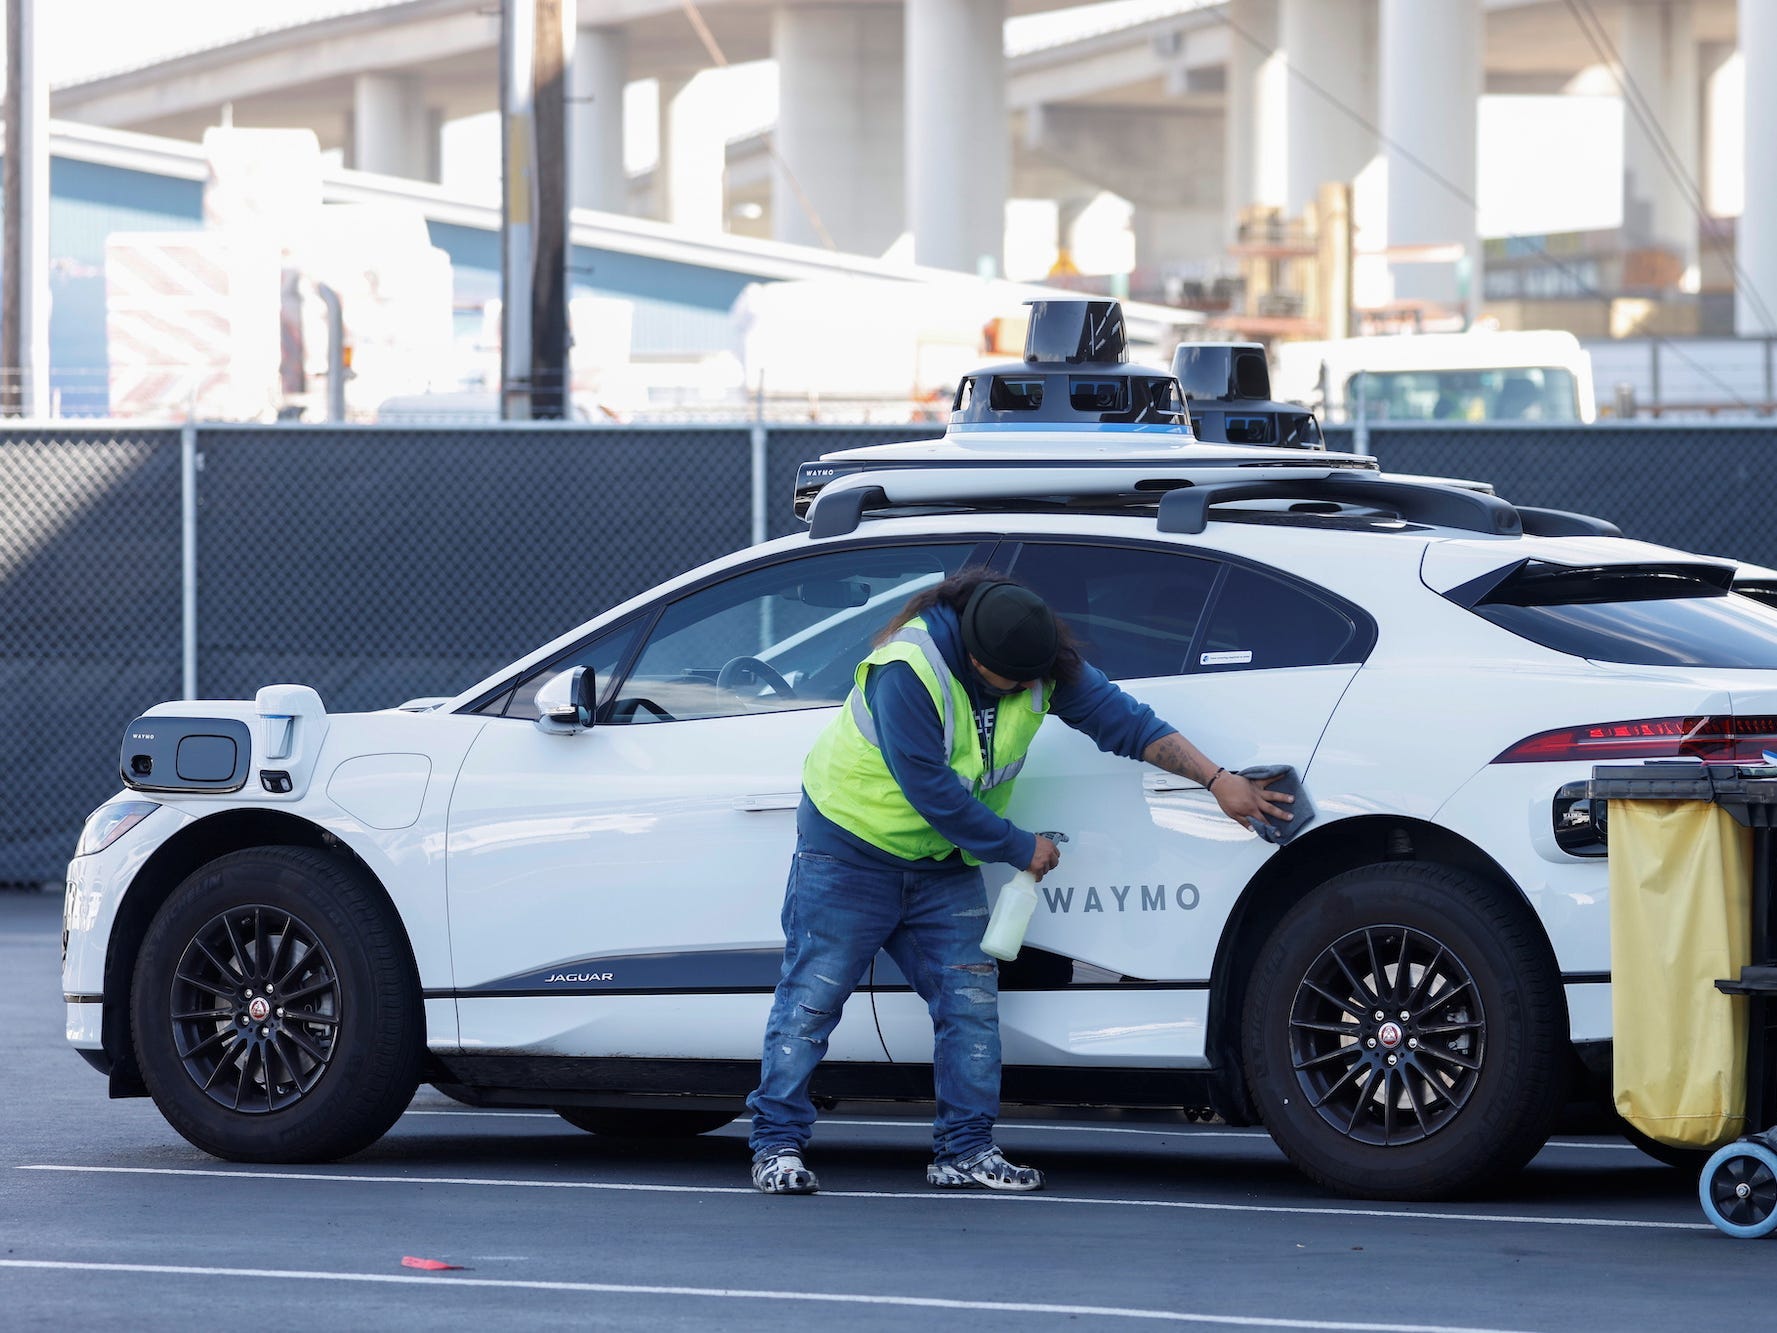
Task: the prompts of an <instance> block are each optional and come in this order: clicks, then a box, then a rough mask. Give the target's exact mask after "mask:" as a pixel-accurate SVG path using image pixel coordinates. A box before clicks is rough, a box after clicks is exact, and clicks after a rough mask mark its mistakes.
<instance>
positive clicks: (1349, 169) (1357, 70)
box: [1278, 0, 1376, 218]
mask: <svg viewBox="0 0 1777 1333" xmlns="http://www.w3.org/2000/svg"><path fill="white" fill-rule="evenodd" d="M1278 39H1279V44H1280V45H1281V46H1282V48H1283V55H1284V58H1285V59H1286V60H1287V61H1288V62H1289V65H1290V67H1291V69H1292V71H1294V72H1292V73H1290V74H1289V75H1287V76H1286V77H1287V84H1286V87H1287V93H1286V96H1285V105H1286V106H1287V108H1288V110H1287V112H1286V113H1285V114H1286V119H1287V121H1288V128H1287V131H1286V135H1287V140H1288V145H1289V148H1288V158H1289V165H1288V169H1287V179H1286V181H1285V191H1284V212H1285V213H1287V214H1288V215H1289V216H1290V217H1292V218H1299V217H1301V216H1302V215H1303V214H1304V213H1306V212H1307V211H1308V207H1309V205H1311V204H1312V203H1314V201H1315V199H1316V197H1317V196H1318V194H1319V192H1320V187H1321V186H1322V185H1323V184H1325V183H1326V182H1328V181H1333V182H1337V183H1339V184H1342V185H1344V184H1349V183H1350V182H1351V181H1352V180H1353V179H1355V178H1356V176H1357V174H1358V173H1359V172H1360V171H1362V170H1363V169H1364V167H1366V166H1367V165H1369V162H1370V159H1371V158H1372V157H1374V156H1375V154H1376V136H1375V134H1374V132H1373V131H1371V129H1370V128H1369V126H1371V125H1374V124H1375V123H1376V0H1283V3H1282V6H1281V8H1280V10H1279V12H1278ZM1303 76H1306V77H1303Z"/></svg>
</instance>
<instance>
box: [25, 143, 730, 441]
mask: <svg viewBox="0 0 1777 1333" xmlns="http://www.w3.org/2000/svg"><path fill="white" fill-rule="evenodd" d="M49 181H50V210H49V223H50V234H49V245H50V301H51V305H50V322H49V356H50V387H51V391H52V393H55V394H57V395H59V398H60V403H61V411H62V414H63V415H65V416H103V415H104V414H105V413H106V411H107V410H108V406H109V394H108V385H107V377H108V374H109V368H108V361H107V358H106V352H105V240H106V238H107V237H108V236H110V235H111V234H112V233H113V232H140V231H184V230H190V229H194V228H198V227H201V226H202V225H203V196H204V187H203V183H202V182H201V181H193V180H184V179H181V178H178V177H171V176H157V175H155V174H153V173H151V172H145V171H135V170H131V169H128V168H124V167H113V166H104V165H100V164H97V163H92V162H83V161H79V160H76V159H72V158H55V159H53V160H52V161H51V162H50V174H49ZM430 230H431V236H432V243H433V244H434V245H436V246H437V247H438V248H439V249H441V250H443V251H444V252H445V253H446V254H447V255H449V256H450V260H451V266H452V270H453V275H454V285H455V295H456V303H457V306H458V307H459V308H460V309H468V308H472V307H476V306H479V305H480V304H481V303H483V302H485V301H488V300H492V299H493V298H495V297H497V296H498V295H499V292H500V236H499V232H498V231H496V230H492V229H487V230H484V229H482V228H478V227H468V226H462V225H460V224H456V223H448V222H433V223H431V224H430ZM569 280H570V284H571V286H572V289H573V293H574V295H576V296H578V295H598V296H616V297H621V298H623V299H625V300H629V301H632V302H634V304H635V325H634V331H633V343H632V347H633V350H634V351H635V353H636V354H638V355H642V356H649V355H662V354H673V353H682V352H684V351H687V350H701V349H708V348H712V347H721V346H725V345H726V344H727V342H728V309H729V307H730V306H731V305H732V304H733V303H734V298H735V297H736V296H738V295H739V294H740V291H741V289H742V288H743V287H745V286H746V285H747V284H748V283H749V282H757V281H762V280H763V279H761V278H760V277H758V276H755V275H750V274H744V273H730V272H726V271H723V270H718V269H709V268H700V267H698V266H697V265H693V264H679V263H673V262H670V261H667V260H660V259H650V258H646V257H644V256H639V255H627V254H621V253H618V252H616V251H611V250H601V249H595V248H593V247H590V246H575V247H574V249H573V255H572V258H571V260H570V268H569ZM275 317H276V312H267V318H275Z"/></svg>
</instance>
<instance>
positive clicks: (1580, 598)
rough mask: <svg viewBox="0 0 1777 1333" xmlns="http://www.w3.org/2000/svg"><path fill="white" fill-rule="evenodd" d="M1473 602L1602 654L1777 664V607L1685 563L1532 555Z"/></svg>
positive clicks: (1547, 637)
mask: <svg viewBox="0 0 1777 1333" xmlns="http://www.w3.org/2000/svg"><path fill="white" fill-rule="evenodd" d="M1472 609H1473V610H1474V612H1475V614H1476V615H1478V616H1481V617H1483V618H1484V619H1486V620H1490V621H1492V622H1493V623H1494V624H1495V625H1498V626H1499V627H1500V628H1501V629H1506V630H1510V631H1511V632H1512V633H1513V634H1516V635H1518V636H1520V637H1521V638H1525V639H1529V640H1530V641H1531V642H1532V643H1540V644H1541V645H1542V646H1543V647H1545V648H1552V649H1554V650H1555V651H1556V652H1558V653H1570V654H1572V655H1573V656H1575V657H1586V658H1591V659H1592V660H1593V661H1598V662H1623V663H1627V664H1630V665H1634V666H1693V667H1753V668H1758V669H1777V609H1774V608H1772V607H1769V606H1765V605H1762V604H1760V603H1758V602H1755V601H1753V600H1752V599H1751V598H1749V597H1742V596H1740V595H1739V594H1737V593H1731V592H1729V591H1727V590H1726V589H1725V588H1722V587H1720V586H1719V585H1717V584H1716V583H1714V582H1712V581H1711V580H1710V579H1709V578H1707V577H1699V576H1696V575H1692V574H1687V573H1685V572H1684V571H1683V570H1682V569H1661V568H1650V569H1636V568H1616V569H1602V570H1600V569H1565V568H1557V567H1551V566H1536V565H1530V566H1528V567H1526V569H1525V570H1523V571H1521V572H1520V573H1519V574H1518V575H1516V576H1515V577H1513V578H1512V579H1510V580H1508V581H1507V582H1506V583H1504V584H1502V585H1501V586H1500V587H1498V588H1496V589H1494V590H1493V591H1492V592H1490V593H1489V594H1487V596H1486V597H1484V598H1483V599H1482V600H1481V601H1480V602H1479V603H1477V604H1476V605H1475V606H1474V607H1473V608H1472Z"/></svg>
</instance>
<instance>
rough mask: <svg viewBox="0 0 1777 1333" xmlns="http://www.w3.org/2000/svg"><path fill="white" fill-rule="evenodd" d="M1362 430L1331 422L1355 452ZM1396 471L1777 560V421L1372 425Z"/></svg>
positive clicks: (1374, 450)
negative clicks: (1472, 480)
mask: <svg viewBox="0 0 1777 1333" xmlns="http://www.w3.org/2000/svg"><path fill="white" fill-rule="evenodd" d="M1353 434H1354V432H1353V430H1352V429H1351V428H1350V427H1346V426H1333V427H1328V428H1327V443H1328V447H1330V448H1334V449H1343V450H1346V451H1348V452H1352V451H1354V449H1353ZM1355 452H1361V453H1367V454H1371V455H1373V456H1374V457H1375V458H1376V459H1377V461H1378V462H1380V463H1381V465H1382V466H1383V467H1384V468H1385V469H1387V470H1388V471H1390V472H1408V473H1419V474H1424V475H1428V476H1439V477H1477V478H1480V479H1482V480H1484V481H1489V482H1492V483H1493V487H1494V489H1495V490H1496V491H1497V492H1498V493H1499V494H1500V495H1501V496H1502V497H1504V498H1505V499H1507V500H1510V501H1511V502H1512V503H1513V504H1521V505H1534V506H1540V507H1545V508H1549V509H1570V510H1575V511H1578V512H1579V513H1583V514H1595V515H1596V516H1598V517H1599V518H1603V519H1608V520H1609V521H1610V522H1612V523H1615V524H1616V525H1617V526H1618V527H1620V528H1621V529H1622V530H1623V535H1624V536H1626V537H1634V538H1636V539H1638V540H1640V541H1647V542H1656V543H1658V544H1660V545H1662V546H1676V547H1678V548H1679V549H1681V550H1686V551H1699V552H1702V553H1704V554H1708V555H1722V556H1729V557H1732V558H1733V559H1736V560H1745V561H1749V562H1751V563H1753V564H1759V565H1772V566H1777V523H1773V517H1774V516H1777V423H1769V422H1765V423H1756V422H1744V423H1742V422H1733V423H1729V422H1721V423H1711V422H1708V421H1683V422H1653V421H1647V422H1642V421H1623V422H1614V423H1610V424H1603V423H1600V424H1598V425H1594V426H1582V425H1540V424H1538V423H1535V422H1522V423H1513V424H1492V425H1489V424H1477V425H1463V426H1449V425H1444V424H1441V423H1440V424H1436V425H1433V424H1430V423H1428V424H1425V425H1406V424H1402V425H1396V426H1377V425H1372V426H1371V427H1370V428H1369V431H1368V442H1367V443H1366V444H1363V445H1361V446H1359V447H1358V448H1357V449H1356V450H1355Z"/></svg>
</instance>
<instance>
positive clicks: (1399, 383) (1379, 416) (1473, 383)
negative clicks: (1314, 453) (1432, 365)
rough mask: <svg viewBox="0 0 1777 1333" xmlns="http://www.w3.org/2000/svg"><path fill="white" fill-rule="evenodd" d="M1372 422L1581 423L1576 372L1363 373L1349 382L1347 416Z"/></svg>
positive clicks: (1533, 369)
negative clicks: (1579, 421) (1360, 417)
mask: <svg viewBox="0 0 1777 1333" xmlns="http://www.w3.org/2000/svg"><path fill="white" fill-rule="evenodd" d="M1360 404H1361V407H1362V412H1363V414H1364V416H1365V417H1367V418H1368V419H1369V420H1371V421H1578V420H1579V415H1580V414H1579V396H1578V393H1577V391H1576V389H1575V387H1574V379H1573V372H1572V371H1570V370H1563V369H1560V368H1559V367H1555V366H1526V367H1517V368H1513V369H1510V370H1365V371H1360V372H1359V373H1358V374H1356V375H1353V376H1352V377H1351V378H1350V379H1349V380H1347V381H1346V382H1345V415H1346V416H1347V417H1348V418H1351V419H1355V418H1356V417H1357V415H1358V412H1359V408H1360Z"/></svg>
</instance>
